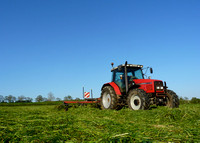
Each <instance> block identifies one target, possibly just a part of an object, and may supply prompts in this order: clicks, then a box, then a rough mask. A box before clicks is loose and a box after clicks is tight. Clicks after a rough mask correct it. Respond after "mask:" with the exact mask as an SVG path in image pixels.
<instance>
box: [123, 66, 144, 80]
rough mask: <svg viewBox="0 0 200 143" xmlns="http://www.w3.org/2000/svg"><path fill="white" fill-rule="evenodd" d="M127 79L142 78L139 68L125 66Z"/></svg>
mask: <svg viewBox="0 0 200 143" xmlns="http://www.w3.org/2000/svg"><path fill="white" fill-rule="evenodd" d="M127 76H128V80H129V81H130V80H133V79H144V77H143V74H142V70H141V68H127Z"/></svg>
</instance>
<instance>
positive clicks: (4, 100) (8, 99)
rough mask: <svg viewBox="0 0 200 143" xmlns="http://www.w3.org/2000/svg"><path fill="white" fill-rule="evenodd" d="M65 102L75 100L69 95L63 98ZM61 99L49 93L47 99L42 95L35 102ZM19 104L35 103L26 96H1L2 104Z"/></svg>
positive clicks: (0, 101)
mask: <svg viewBox="0 0 200 143" xmlns="http://www.w3.org/2000/svg"><path fill="white" fill-rule="evenodd" d="M63 100H64V101H66V100H74V99H73V98H72V96H70V95H67V96H65V97H64V98H63ZM63 100H62V99H61V98H59V97H57V98H55V96H54V95H53V93H52V92H49V93H48V95H47V97H43V96H42V95H38V96H37V97H36V98H35V102H45V101H63ZM75 100H80V98H75ZM17 102H25V103H28V102H33V98H31V97H25V96H24V95H21V96H18V97H15V96H13V95H8V96H3V95H0V103H17Z"/></svg>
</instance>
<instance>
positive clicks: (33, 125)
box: [0, 104, 200, 142]
mask: <svg viewBox="0 0 200 143" xmlns="http://www.w3.org/2000/svg"><path fill="white" fill-rule="evenodd" d="M30 105H31V104H30ZM57 107H58V105H34V106H28V105H27V106H5V105H4V106H0V142H89V141H90V142H200V104H183V105H180V108H178V109H169V108H167V107H158V108H152V109H151V110H140V111H131V110H129V109H127V108H126V109H122V110H118V111H116V110H99V109H98V108H91V107H79V108H70V109H69V111H67V112H66V111H64V110H63V109H62V110H58V108H57Z"/></svg>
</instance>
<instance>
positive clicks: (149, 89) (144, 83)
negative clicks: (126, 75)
mask: <svg viewBox="0 0 200 143" xmlns="http://www.w3.org/2000/svg"><path fill="white" fill-rule="evenodd" d="M133 81H134V82H135V84H138V85H140V87H139V88H140V89H143V90H144V91H145V92H146V93H154V92H155V89H154V81H161V80H155V79H134V80H133ZM156 92H159V93H163V92H164V90H163V91H156Z"/></svg>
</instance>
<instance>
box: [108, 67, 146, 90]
mask: <svg viewBox="0 0 200 143" xmlns="http://www.w3.org/2000/svg"><path fill="white" fill-rule="evenodd" d="M142 67H143V66H142V65H134V64H127V65H126V72H125V64H122V65H119V66H118V67H115V68H113V69H112V70H111V72H112V82H114V83H116V84H117V85H118V87H119V88H120V91H121V92H122V93H125V92H126V82H125V81H126V77H127V81H128V85H129V84H132V82H133V80H134V79H144V75H143V73H142ZM126 74H127V76H126Z"/></svg>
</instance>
